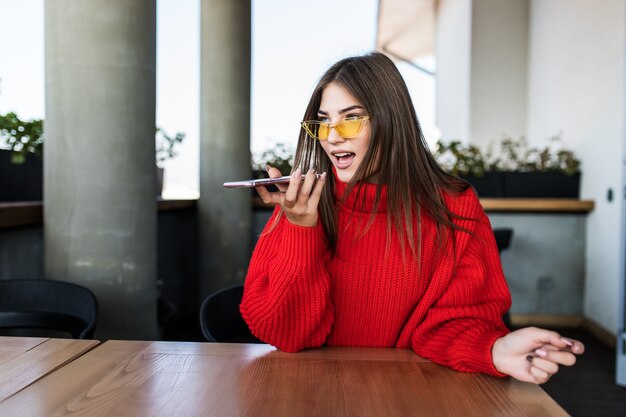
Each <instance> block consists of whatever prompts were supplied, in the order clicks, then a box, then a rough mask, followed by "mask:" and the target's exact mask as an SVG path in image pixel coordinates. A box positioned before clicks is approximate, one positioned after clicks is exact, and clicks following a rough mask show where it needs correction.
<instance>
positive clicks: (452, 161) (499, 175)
mask: <svg viewBox="0 0 626 417" xmlns="http://www.w3.org/2000/svg"><path fill="white" fill-rule="evenodd" d="M0 17H1V20H2V24H1V25H0V39H2V40H3V42H2V44H3V48H2V57H1V58H0V116H1V117H2V119H0V133H2V135H1V136H0V148H2V149H5V150H7V155H9V154H10V155H11V156H10V157H7V158H11V159H12V160H13V163H12V165H7V166H8V168H6V169H7V171H2V169H5V168H2V164H0V181H3V182H0V201H1V202H0V279H8V278H18V279H21V278H27V277H28V278H33V277H37V278H48V279H59V280H66V281H71V282H75V283H78V284H81V285H84V286H87V287H89V288H91V289H92V290H93V291H94V292H95V293H96V295H97V296H98V300H99V303H100V310H101V312H100V317H99V322H98V323H99V324H98V327H97V328H96V337H97V338H104V339H106V338H109V337H115V338H163V339H168V338H169V339H187V340H192V339H194V338H200V337H201V336H200V335H199V329H198V323H197V317H198V309H199V306H200V303H201V302H202V300H203V299H204V298H205V297H206V296H208V295H209V294H210V293H212V292H213V291H215V290H218V289H221V288H225V287H228V286H232V285H240V284H241V283H242V282H243V280H244V277H245V272H246V268H247V262H248V260H249V256H250V253H251V251H252V248H253V247H254V243H255V241H256V237H257V236H258V233H259V232H260V230H261V228H262V227H263V225H264V222H265V221H266V219H267V217H268V216H269V214H270V213H271V208H268V207H264V206H262V205H261V204H259V202H258V201H255V200H254V195H253V194H252V193H249V192H248V191H249V190H224V189H223V188H222V187H221V184H222V183H223V182H224V181H230V180H238V179H244V178H248V177H249V176H251V175H255V173H254V172H253V171H254V170H255V169H256V168H257V165H258V164H264V163H266V162H268V161H275V160H276V157H277V156H282V157H284V159H287V160H288V159H289V154H290V153H291V152H292V151H293V149H294V147H295V141H296V138H297V135H298V132H299V128H300V127H299V122H300V121H301V117H302V114H303V113H304V109H305V106H306V104H307V102H308V99H309V95H310V93H311V91H312V89H313V87H314V86H315V84H316V82H317V80H318V78H319V77H320V76H321V74H322V73H323V72H324V71H325V70H326V69H327V68H328V67H329V66H330V65H332V64H333V63H334V62H336V61H337V60H339V59H341V58H343V57H346V56H349V55H355V54H363V53H367V52H369V51H372V50H378V51H381V52H384V53H386V54H387V55H388V56H390V57H391V58H392V59H393V60H394V61H395V62H396V64H397V66H398V68H399V69H400V71H401V73H402V75H403V77H404V78H405V80H406V83H407V85H408V87H409V90H410V93H411V97H412V99H413V103H414V106H415V107H416V109H417V113H418V116H419V118H420V122H421V124H422V128H423V130H424V133H425V139H426V141H427V143H428V145H429V147H430V148H431V149H432V151H433V153H434V154H435V155H436V157H437V158H438V160H439V162H440V163H441V164H442V166H444V168H445V169H447V170H449V171H450V172H452V173H454V174H456V175H459V176H462V177H463V178H466V179H467V180H468V181H470V182H471V183H472V185H474V187H475V188H476V190H477V192H478V194H479V196H480V197H481V202H482V203H483V207H484V208H485V210H486V211H487V213H488V215H489V217H490V220H491V222H492V225H493V227H494V230H495V229H501V230H505V231H507V233H508V235H507V236H508V237H509V239H508V240H507V241H506V244H505V245H504V246H503V248H502V263H503V268H504V271H505V275H506V276H507V280H508V283H509V286H510V288H511V293H512V297H513V306H512V308H511V311H510V318H511V321H512V323H513V325H514V326H521V325H542V326H551V327H554V328H566V329H572V330H576V331H579V330H581V331H584V332H586V333H585V334H591V335H593V337H594V338H595V339H594V340H598V341H600V345H601V346H604V347H605V348H607V349H608V350H607V352H609V353H608V356H610V357H611V359H610V360H611V361H612V362H611V363H610V365H609V368H610V370H611V372H614V373H615V375H617V377H616V378H617V380H618V381H621V382H620V383H621V384H626V359H625V358H626V356H625V355H626V351H625V347H624V341H625V340H626V336H625V333H624V321H625V310H624V296H625V293H626V290H625V285H624V276H625V272H624V271H625V268H624V259H625V258H626V243H625V242H626V232H625V230H626V214H625V213H626V212H625V210H626V208H625V206H624V197H625V194H626V191H625V188H624V187H625V184H626V180H625V166H624V163H625V160H626V125H625V123H624V115H625V114H626V106H625V104H626V89H625V82H624V81H625V79H626V66H625V65H626V64H625V62H626V61H625V57H626V42H625V40H626V1H625V0H601V1H592V0H415V1H409V0H363V1H356V0H336V1H331V0H319V1H316V2H293V1H288V0H264V1H261V0H246V1H243V0H240V1H225V0H224V1H220V0H184V1H174V0H135V1H131V0H116V1H105V0H88V1H87V0H85V1H81V2H75V1H70V0H45V1H44V0H21V1H20V0H0ZM42 120H43V127H42V122H41V121H42ZM2 129H4V130H2ZM42 133H43V136H42V135H41V134H42ZM44 142H45V152H43V150H42V149H44V147H43V143H44ZM9 150H10V151H11V152H8V151H9ZM33 153H36V154H38V155H39V157H35V156H32V154H33ZM0 155H1V153H0ZM155 156H156V160H155ZM20 161H21V162H22V166H23V167H26V166H27V165H36V167H35V169H38V170H39V171H36V172H38V174H36V177H37V178H39V185H38V187H39V189H38V191H37V190H35V191H34V192H33V193H32V194H26V193H25V192H24V193H22V194H21V196H19V197H15V196H16V195H20V194H19V192H22V191H25V190H26V187H27V186H25V185H18V179H20V178H22V177H23V178H26V176H27V175H26V174H25V173H22V171H19V173H16V172H18V171H16V170H17V169H18V168H17V166H18V165H19V164H16V162H20ZM1 162H2V161H1V160H0V163H1ZM155 163H156V166H157V167H158V169H157V168H155ZM286 169H288V168H286ZM548 174H550V175H548ZM160 176H161V177H160ZM42 178H43V183H42ZM158 178H161V179H162V187H161V185H160V184H159V181H158ZM515 186H516V187H517V188H516V189H515ZM8 190H14V191H15V193H17V194H9V193H8ZM3 191H4V192H6V193H7V194H6V195H7V196H8V197H5V198H4V199H3V197H2V192H3ZM12 192H13V191H12ZM155 196H158V197H157V198H156V199H155ZM155 201H156V203H155ZM496 236H499V235H498V234H496ZM155 300H156V302H155ZM604 356H606V355H604ZM565 391H567V390H565ZM570 391H571V389H570ZM619 395H622V396H623V391H620V392H619Z"/></svg>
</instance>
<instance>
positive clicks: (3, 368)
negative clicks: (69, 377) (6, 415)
mask: <svg viewBox="0 0 626 417" xmlns="http://www.w3.org/2000/svg"><path fill="white" fill-rule="evenodd" d="M98 343H99V342H98V341H96V340H73V339H47V338H35V337H0V401H3V400H5V399H7V398H9V397H10V396H11V395H13V394H15V393H16V392H18V391H20V390H22V389H24V388H25V387H27V386H29V385H30V384H32V383H34V382H35V381H37V380H39V379H41V378H43V377H44V376H46V375H48V374H49V373H51V372H53V371H55V370H56V369H58V368H60V367H62V366H63V365H65V364H67V363H68V362H70V361H72V360H73V359H75V358H76V357H78V356H80V355H81V354H83V353H85V352H87V351H88V350H90V349H92V348H94V347H95V346H96V345H98Z"/></svg>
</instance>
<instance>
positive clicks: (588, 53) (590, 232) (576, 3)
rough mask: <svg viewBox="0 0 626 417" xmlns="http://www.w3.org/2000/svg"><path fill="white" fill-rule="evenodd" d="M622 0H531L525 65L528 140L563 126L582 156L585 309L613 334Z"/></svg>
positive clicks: (617, 260)
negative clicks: (586, 206) (588, 203)
mask: <svg viewBox="0 0 626 417" xmlns="http://www.w3.org/2000/svg"><path fill="white" fill-rule="evenodd" d="M624 6H625V2H624V0H606V1H603V2H602V6H601V7H600V6H599V5H598V4H596V3H595V2H589V1H586V0H573V1H572V0H549V1H545V0H533V1H532V2H531V7H530V13H531V14H530V38H529V66H528V78H529V88H528V140H529V142H530V143H531V144H545V141H546V139H547V138H549V137H550V136H553V135H555V134H557V133H559V132H560V133H561V134H562V138H563V140H564V141H565V145H567V146H568V147H570V148H572V149H573V150H574V151H575V152H576V154H577V155H578V156H579V157H580V158H581V159H582V172H583V176H582V185H581V198H583V199H590V200H593V201H594V202H595V209H594V210H593V211H592V212H591V213H590V214H589V215H588V216H587V225H586V227H587V230H586V235H587V238H586V268H585V296H584V302H583V305H584V309H583V313H584V316H585V317H586V318H588V319H591V320H592V321H594V322H596V323H597V324H599V325H601V326H602V327H604V328H605V329H606V330H608V331H610V332H613V333H615V331H616V326H617V318H616V315H617V314H618V311H617V310H618V291H619V279H620V277H619V263H620V256H621V249H620V227H618V225H619V224H620V221H621V212H622V211H621V210H622V204H623V201H624V200H623V192H622V188H623V184H622V169H623V163H622V162H623V160H622V158H623V155H624V140H625V139H624V138H625V132H624V113H625V111H624V104H625V99H626V97H625V94H624V73H625V68H624V48H625V45H624V39H625V30H624V27H625V19H626V12H625V7H624ZM608 190H612V191H613V200H612V201H608V199H607V192H608ZM563 244H566V242H563Z"/></svg>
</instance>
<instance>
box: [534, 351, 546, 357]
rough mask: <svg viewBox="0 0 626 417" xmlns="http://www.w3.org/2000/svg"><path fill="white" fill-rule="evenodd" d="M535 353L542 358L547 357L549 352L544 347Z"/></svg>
mask: <svg viewBox="0 0 626 417" xmlns="http://www.w3.org/2000/svg"><path fill="white" fill-rule="evenodd" d="M535 353H536V354H537V355H539V356H541V357H542V358H545V357H546V356H548V352H546V351H545V350H543V349H537V350H535Z"/></svg>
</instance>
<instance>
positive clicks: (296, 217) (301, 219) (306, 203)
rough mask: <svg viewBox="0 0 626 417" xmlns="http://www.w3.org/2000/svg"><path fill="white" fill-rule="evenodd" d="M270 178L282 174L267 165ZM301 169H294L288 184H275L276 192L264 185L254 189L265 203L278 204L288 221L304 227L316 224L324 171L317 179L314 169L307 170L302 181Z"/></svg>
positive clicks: (324, 177)
mask: <svg viewBox="0 0 626 417" xmlns="http://www.w3.org/2000/svg"><path fill="white" fill-rule="evenodd" d="M267 173H268V174H269V176H270V178H278V177H280V176H281V175H282V174H281V173H280V171H279V170H278V169H277V168H274V167H270V166H268V167H267ZM301 176H302V171H301V170H300V168H298V169H296V170H295V171H294V172H293V174H291V180H290V181H289V184H276V186H277V187H278V190H279V191H278V192H275V193H271V192H269V191H268V190H267V188H266V187H264V186H257V187H256V191H257V193H258V194H259V196H260V197H261V199H262V200H263V202H264V203H265V204H280V206H281V207H282V209H283V212H284V213H285V215H286V216H287V220H289V222H291V223H293V224H295V225H298V226H305V227H313V226H315V225H317V220H318V217H319V215H318V212H317V206H318V204H319V201H320V196H321V195H322V188H323V187H324V184H325V182H326V181H325V180H326V173H323V174H322V175H321V176H320V178H319V179H317V177H316V175H315V170H314V169H310V170H309V172H307V174H306V176H305V178H304V181H303V180H302V179H301Z"/></svg>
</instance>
